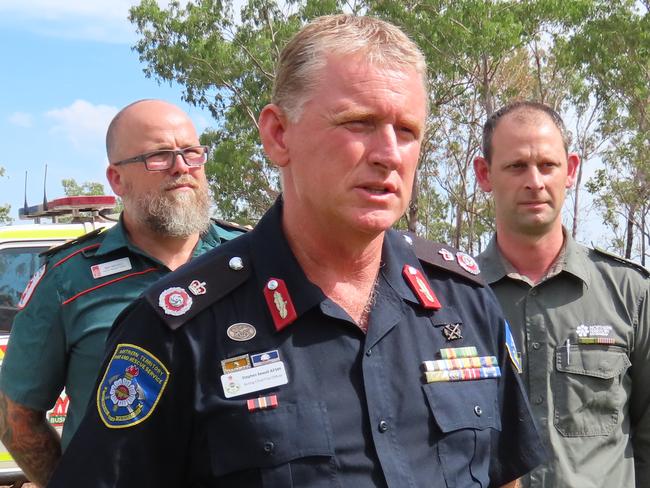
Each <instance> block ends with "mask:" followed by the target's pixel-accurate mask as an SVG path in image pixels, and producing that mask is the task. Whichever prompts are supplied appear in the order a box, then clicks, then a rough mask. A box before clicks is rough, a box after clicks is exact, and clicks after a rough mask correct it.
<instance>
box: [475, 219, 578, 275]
mask: <svg viewBox="0 0 650 488" xmlns="http://www.w3.org/2000/svg"><path fill="white" fill-rule="evenodd" d="M562 232H563V234H564V243H563V244H562V249H561V251H560V253H559V254H558V256H557V258H556V259H555V261H554V262H553V264H551V267H550V268H549V270H548V272H547V273H546V275H545V276H544V277H543V278H542V280H540V282H539V283H538V284H541V283H543V282H544V281H546V280H547V279H550V278H552V277H553V276H556V275H558V274H560V273H562V272H567V273H570V274H572V275H574V276H575V277H576V278H578V279H579V280H581V281H582V282H584V283H585V284H586V285H587V286H588V284H589V275H588V271H587V270H588V266H587V264H588V263H587V262H588V260H587V258H586V256H585V253H584V252H583V249H582V247H581V246H580V245H579V244H578V243H577V242H576V241H575V239H573V237H572V236H571V234H569V233H568V232H567V230H566V228H564V227H563V228H562ZM480 258H481V273H482V274H483V277H484V278H485V280H486V281H487V282H488V283H489V284H492V283H495V282H497V281H499V280H501V279H502V278H504V277H505V276H510V277H511V278H513V279H519V280H522V281H526V282H529V280H527V279H525V277H522V276H520V275H518V273H517V270H516V269H515V267H514V266H513V265H512V264H511V263H510V261H508V260H507V259H506V257H505V256H504V255H503V254H502V253H501V251H500V250H499V246H498V245H497V238H496V234H494V235H493V236H492V239H490V243H489V244H488V246H487V248H486V249H485V251H483V252H482V253H481V256H480ZM529 284H531V286H534V285H533V284H532V283H529Z"/></svg>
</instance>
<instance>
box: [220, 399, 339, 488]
mask: <svg viewBox="0 0 650 488" xmlns="http://www.w3.org/2000/svg"><path fill="white" fill-rule="evenodd" d="M245 408H246V407H245V406H243V407H242V409H243V410H244V411H243V412H242V413H236V414H232V415H230V416H227V417H222V416H215V417H213V418H212V419H211V420H210V421H209V423H208V429H209V430H208V445H209V449H210V459H211V466H212V475H213V476H214V477H215V478H219V479H220V481H222V482H224V486H234V485H235V484H241V483H242V482H243V483H244V484H246V486H251V487H252V486H260V487H274V488H275V487H278V486H283V487H284V486H287V487H303V486H304V487H307V486H309V487H312V486H313V487H319V488H320V487H328V488H329V487H338V486H339V484H338V482H337V481H336V465H335V457H334V442H333V435H332V429H331V426H330V421H329V416H328V413H327V407H326V406H325V404H324V403H322V402H304V403H299V404H298V403H296V404H286V405H280V406H278V407H277V408H274V409H269V410H261V411H256V412H248V411H246V410H245Z"/></svg>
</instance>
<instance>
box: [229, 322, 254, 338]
mask: <svg viewBox="0 0 650 488" xmlns="http://www.w3.org/2000/svg"><path fill="white" fill-rule="evenodd" d="M256 334H257V330H256V329H255V327H253V326H252V325H251V324H247V323H246V322H237V323H236V324H232V325H231V326H230V327H228V329H226V335H227V336H228V337H230V338H231V339H232V340H233V341H237V342H244V341H250V340H251V339H252V338H253V337H255V335H256Z"/></svg>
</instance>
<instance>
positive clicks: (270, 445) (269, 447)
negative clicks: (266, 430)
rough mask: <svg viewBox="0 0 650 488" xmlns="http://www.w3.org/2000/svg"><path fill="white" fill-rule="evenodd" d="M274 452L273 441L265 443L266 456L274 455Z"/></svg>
mask: <svg viewBox="0 0 650 488" xmlns="http://www.w3.org/2000/svg"><path fill="white" fill-rule="evenodd" d="M274 450H275V444H273V443H272V442H271V441H267V442H265V443H264V452H265V453H266V454H273V451H274Z"/></svg>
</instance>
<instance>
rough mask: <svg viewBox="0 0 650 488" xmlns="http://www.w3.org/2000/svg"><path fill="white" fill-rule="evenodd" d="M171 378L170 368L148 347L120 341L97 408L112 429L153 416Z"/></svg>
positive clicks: (104, 381) (107, 369)
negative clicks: (147, 348) (144, 347)
mask: <svg viewBox="0 0 650 488" xmlns="http://www.w3.org/2000/svg"><path fill="white" fill-rule="evenodd" d="M168 380H169V371H168V370H167V368H166V367H165V366H164V365H163V364H162V363H161V362H160V361H159V360H158V358H156V357H155V356H154V355H153V354H151V353H150V352H149V351H147V350H146V349H143V348H141V347H138V346H135V345H133V344H118V346H117V347H116V348H115V352H114V353H113V357H112V358H111V361H110V362H109V363H108V367H107V368H106V371H105V372H104V377H103V378H102V381H101V384H100V386H99V389H98V390H97V410H98V411H99V416H100V418H101V419H102V421H103V422H104V424H105V425H106V427H108V428H109V429H121V428H124V427H131V426H133V425H137V424H139V423H140V422H144V421H145V420H146V419H147V417H149V416H150V415H151V414H152V413H153V411H154V409H155V408H156V405H157V404H158V400H160V397H161V396H162V394H163V391H164V390H165V386H166V385H167V381H168Z"/></svg>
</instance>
